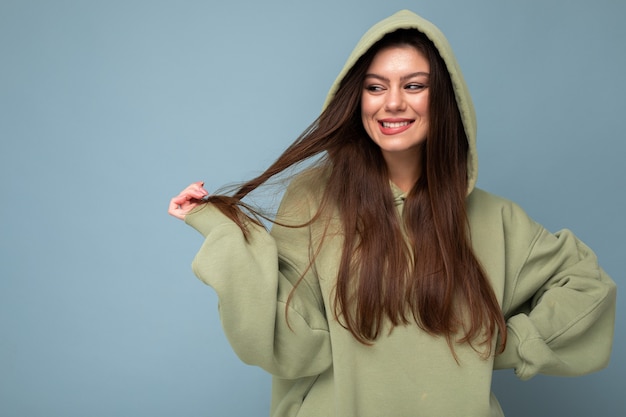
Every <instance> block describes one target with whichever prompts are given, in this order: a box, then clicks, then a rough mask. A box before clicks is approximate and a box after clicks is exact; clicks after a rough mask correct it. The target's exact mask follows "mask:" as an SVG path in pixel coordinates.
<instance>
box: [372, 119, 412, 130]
mask: <svg viewBox="0 0 626 417" xmlns="http://www.w3.org/2000/svg"><path fill="white" fill-rule="evenodd" d="M410 123H411V122H409V121H405V122H380V124H382V125H383V127H386V128H390V129H394V128H398V127H402V126H408V125H409V124H410Z"/></svg>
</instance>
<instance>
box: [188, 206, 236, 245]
mask: <svg viewBox="0 0 626 417" xmlns="http://www.w3.org/2000/svg"><path fill="white" fill-rule="evenodd" d="M185 223H186V224H188V225H189V226H191V227H193V228H194V229H196V230H197V231H198V232H200V233H201V234H202V236H204V237H207V236H208V234H209V233H210V232H211V230H213V229H215V228H216V227H218V226H221V225H224V224H229V223H232V221H231V220H230V219H229V218H228V217H226V216H225V215H224V214H223V213H222V212H221V211H220V210H219V209H217V208H216V207H215V206H214V205H212V204H203V205H201V206H198V207H196V208H194V209H193V210H191V211H190V212H189V213H187V215H186V216H185Z"/></svg>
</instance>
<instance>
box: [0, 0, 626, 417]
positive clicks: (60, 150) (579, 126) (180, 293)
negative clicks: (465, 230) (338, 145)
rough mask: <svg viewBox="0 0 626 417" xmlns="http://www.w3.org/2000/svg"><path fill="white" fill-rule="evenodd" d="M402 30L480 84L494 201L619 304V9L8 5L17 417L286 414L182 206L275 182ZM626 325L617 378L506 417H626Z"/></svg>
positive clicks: (530, 392) (2, 290) (3, 162)
mask: <svg viewBox="0 0 626 417" xmlns="http://www.w3.org/2000/svg"><path fill="white" fill-rule="evenodd" d="M402 8H410V9H413V10H414V11H416V12H418V13H420V14H422V15H423V16H424V17H426V18H428V19H430V20H431V21H433V22H435V23H436V24H437V25H438V26H439V27H440V28H441V29H442V30H443V31H444V33H446V35H447V36H448V37H449V40H450V42H451V44H452V45H453V47H454V49H455V51H456V53H457V57H458V59H459V61H460V63H461V67H462V68H463V69H464V74H465V77H466V79H467V81H468V83H469V86H470V89H471V91H472V93H473V96H474V99H475V104H476V108H477V112H478V117H479V155H480V161H481V168H480V179H479V185H480V186H481V187H483V188H486V189H488V190H489V191H492V192H495V193H498V194H501V195H503V196H505V197H508V198H511V199H513V200H515V201H516V202H518V203H519V204H520V205H522V207H524V208H525V209H526V210H527V211H528V212H529V213H530V214H531V215H532V216H533V217H534V218H535V219H536V220H538V221H539V222H541V223H543V224H544V225H545V226H546V227H548V228H549V229H550V230H553V231H556V230H558V229H560V228H563V227H568V228H571V229H573V230H574V231H575V232H576V233H577V234H578V235H579V236H580V237H581V238H582V239H583V240H584V241H585V242H586V243H587V244H589V245H590V246H591V247H592V248H594V249H595V251H596V252H597V254H598V256H599V258H600V260H601V263H602V265H603V266H604V268H605V269H606V270H607V271H608V272H609V274H611V275H612V276H613V278H614V279H615V280H616V281H617V282H618V285H621V286H622V287H623V285H624V283H625V281H624V258H625V257H626V245H625V243H624V236H625V235H626V222H625V221H624V218H623V217H622V216H623V213H624V212H626V197H625V178H626V169H625V168H624V162H623V159H624V156H625V155H626V141H625V139H626V137H625V133H624V130H625V129H624V121H625V116H624V111H625V110H626V108H625V106H624V97H626V84H625V77H624V71H625V69H626V53H625V52H626V49H625V47H624V42H625V41H626V25H624V23H623V22H624V18H625V17H626V2H625V1H623V0H596V1H593V2H591V1H580V0H576V1H572V0H562V1H555V0H525V1H504V0H502V1H498V0H481V1H465V0H448V1H445V0H422V1H399V0H385V1H383V0H379V1H363V0H361V1H357V0H352V1H341V0H323V1H321V0H316V1H311V0H309V1H286V0H284V1H278V0H268V1H255V0H238V1H219V2H218V1H174V0H172V1H148V0H145V1H132V0H126V1H118V0H115V1H112V0H106V1H105V0H102V1H87V0H85V1H62V0H57V1H33V0H30V1H29V0H0V94H1V101H0V137H1V145H0V175H1V177H0V178H1V182H0V192H1V195H2V200H1V201H2V204H1V205H0V233H1V234H0V236H1V242H0V245H1V246H0V250H1V252H0V256H1V262H0V415H1V416H3V417H4V416H45V417H57V416H58V417H70V416H92V417H96V416H107V417H108V416H114V415H115V416H151V417H155V416H266V415H267V409H268V407H269V393H270V387H269V377H268V376H266V375H265V374H264V373H263V372H262V371H260V370H258V369H256V368H252V367H248V366H246V365H243V364H241V363H240V362H239V361H238V359H237V358H236V357H235V356H234V354H233V353H232V352H231V350H230V348H229V346H228V345H227V343H226V341H225V339H224V336H223V334H222V331H221V329H220V327H219V318H218V316H217V307H216V304H217V300H216V298H215V296H214V294H213V291H212V290H211V289H210V288H208V287H206V286H204V285H203V284H201V283H200V281H198V280H197V279H196V278H195V277H194V276H193V274H192V272H191V270H190V267H189V264H190V262H191V259H192V257H193V256H194V254H195V252H196V250H197V249H198V248H199V245H200V244H201V238H200V236H199V235H197V234H196V233H195V232H194V231H192V230H191V229H190V228H187V227H186V226H184V225H183V224H182V223H180V222H178V221H176V220H175V219H173V218H171V217H169V216H167V215H166V209H167V203H168V201H169V199H170V197H172V196H173V195H175V194H177V193H178V191H179V190H180V189H182V188H183V187H184V186H186V185H187V184H188V183H190V182H192V181H195V180H199V179H204V180H205V181H206V182H207V187H208V188H209V189H210V190H211V189H215V188H217V187H219V186H221V185H223V184H226V183H230V182H233V181H239V180H243V179H246V178H249V177H251V176H252V175H254V174H255V173H258V172H259V171H260V170H262V169H263V168H264V167H266V166H267V165H268V164H269V163H270V162H271V161H272V160H273V159H274V158H275V157H276V156H277V155H278V153H279V152H280V151H281V150H282V149H284V148H285V147H286V146H287V145H288V144H289V143H290V142H291V141H292V140H293V139H294V138H295V137H296V136H297V135H298V134H299V133H300V131H301V130H303V129H304V128H305V127H306V126H307V125H308V124H309V123H310V122H311V121H312V120H313V119H314V118H315V117H316V116H317V114H318V111H319V109H320V106H321V104H322V102H323V99H324V96H325V94H326V91H327V89H328V87H329V86H330V84H331V82H332V81H333V80H334V78H335V75H336V73H337V72H338V71H339V69H340V68H341V66H342V65H343V62H344V60H345V59H346V57H347V55H348V53H349V52H350V50H351V49H352V47H353V46H354V44H355V43H356V41H357V40H358V38H359V37H360V36H361V35H362V33H363V32H364V31H365V30H366V29H367V28H368V27H369V26H370V25H372V24H373V23H375V22H376V21H378V20H380V19H381V18H383V17H386V16H387V15H390V14H391V13H393V12H395V11H397V10H399V9H402ZM625 325H626V323H625V321H624V308H623V306H621V305H618V320H617V328H616V338H615V345H614V355H613V358H612V362H611V364H610V366H609V368H608V369H606V370H603V371H601V372H599V373H596V374H593V375H590V376H586V377H581V378H575V379H569V378H555V377H536V378H534V379H533V380H531V381H529V382H520V381H518V380H517V379H516V378H515V377H514V375H513V373H512V372H509V371H503V372H498V373H496V376H495V379H494V390H495V391H496V393H497V395H498V397H499V399H500V401H501V403H502V405H503V407H504V409H505V412H506V413H507V417H522V416H524V417H526V416H531V415H532V416H535V417H542V416H555V415H559V416H561V415H562V416H570V417H575V416H580V417H582V416H585V417H587V416H591V415H594V416H619V415H624V414H622V413H623V412H624V410H626V399H625V398H626V395H625V391H624V389H625V387H626V377H625V375H626V359H625V358H624V355H623V352H624V351H625V347H626V346H625V345H626V340H625V334H626V328H625ZM450 395H454V393H451V394H450Z"/></svg>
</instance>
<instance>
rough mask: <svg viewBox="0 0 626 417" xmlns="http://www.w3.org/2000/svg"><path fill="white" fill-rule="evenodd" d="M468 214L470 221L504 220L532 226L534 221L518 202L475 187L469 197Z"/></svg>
mask: <svg viewBox="0 0 626 417" xmlns="http://www.w3.org/2000/svg"><path fill="white" fill-rule="evenodd" d="M466 207H467V214H468V217H469V218H470V221H472V220H473V221H496V219H497V221H502V222H505V223H519V224H522V225H524V226H530V225H531V224H533V223H534V221H533V220H532V219H531V218H530V217H529V216H528V214H527V213H526V212H525V211H524V209H523V208H522V207H520V206H519V205H518V204H517V203H516V202H514V201H512V200H509V199H507V198H504V197H502V196H499V195H496V194H493V193H490V192H487V191H485V190H483V189H480V188H475V189H474V190H473V191H472V192H471V193H470V195H469V196H468V197H467V204H466Z"/></svg>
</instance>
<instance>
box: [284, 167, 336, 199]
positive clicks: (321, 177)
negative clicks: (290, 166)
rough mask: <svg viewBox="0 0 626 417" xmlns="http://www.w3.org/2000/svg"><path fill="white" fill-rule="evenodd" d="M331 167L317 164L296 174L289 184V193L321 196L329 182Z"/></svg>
mask: <svg viewBox="0 0 626 417" xmlns="http://www.w3.org/2000/svg"><path fill="white" fill-rule="evenodd" d="M329 175H330V168H329V167H327V166H325V165H321V166H320V165H317V166H313V167H309V168H306V169H304V170H302V171H301V172H299V173H298V174H296V175H295V176H294V177H293V179H292V180H291V182H290V183H289V185H288V186H287V193H288V194H298V195H302V194H310V195H313V196H321V194H322V193H323V191H324V188H325V187H326V184H327V183H328V177H329Z"/></svg>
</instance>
